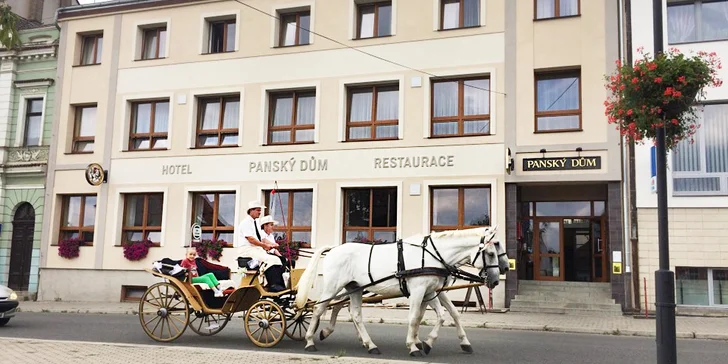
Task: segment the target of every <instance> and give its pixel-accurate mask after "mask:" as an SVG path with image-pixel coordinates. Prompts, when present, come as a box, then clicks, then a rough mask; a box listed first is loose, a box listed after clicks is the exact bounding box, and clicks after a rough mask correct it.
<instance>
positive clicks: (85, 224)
mask: <svg viewBox="0 0 728 364" xmlns="http://www.w3.org/2000/svg"><path fill="white" fill-rule="evenodd" d="M61 208H62V210H61V228H60V236H59V237H58V240H59V241H61V240H67V239H79V240H81V241H83V243H84V244H83V245H93V243H94V225H95V222H96V195H76V196H63V199H62V203H61Z"/></svg>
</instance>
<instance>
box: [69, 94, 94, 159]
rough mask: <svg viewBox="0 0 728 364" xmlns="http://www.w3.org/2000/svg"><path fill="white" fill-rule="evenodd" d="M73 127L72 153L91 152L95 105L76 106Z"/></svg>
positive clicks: (92, 149)
mask: <svg viewBox="0 0 728 364" xmlns="http://www.w3.org/2000/svg"><path fill="white" fill-rule="evenodd" d="M75 118H76V119H75V121H74V128H73V148H72V152H73V153H93V151H94V140H95V139H96V105H94V106H77V107H76V113H75Z"/></svg>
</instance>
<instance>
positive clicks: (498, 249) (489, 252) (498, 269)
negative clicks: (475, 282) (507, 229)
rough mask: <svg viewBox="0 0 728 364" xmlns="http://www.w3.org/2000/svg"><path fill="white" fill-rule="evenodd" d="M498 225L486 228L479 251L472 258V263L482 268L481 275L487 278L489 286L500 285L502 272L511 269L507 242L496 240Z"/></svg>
mask: <svg viewBox="0 0 728 364" xmlns="http://www.w3.org/2000/svg"><path fill="white" fill-rule="evenodd" d="M496 230H498V225H494V226H493V227H491V228H486V229H485V234H484V235H483V238H482V240H481V243H480V246H479V249H478V251H477V252H476V253H475V256H473V257H472V259H471V262H472V263H471V265H472V266H474V267H475V268H477V269H479V270H480V273H479V275H480V277H481V278H483V279H485V280H487V282H486V283H487V284H488V288H494V287H495V286H497V285H498V282H499V278H500V275H501V274H505V273H506V272H508V270H509V264H508V254H507V253H506V248H505V244H501V242H500V241H498V240H495V241H493V238H495V234H496Z"/></svg>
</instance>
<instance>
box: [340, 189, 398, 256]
mask: <svg viewBox="0 0 728 364" xmlns="http://www.w3.org/2000/svg"><path fill="white" fill-rule="evenodd" d="M396 235H397V188H396V187H381V188H351V189H346V190H344V242H345V243H348V242H374V243H382V242H393V241H395V238H396Z"/></svg>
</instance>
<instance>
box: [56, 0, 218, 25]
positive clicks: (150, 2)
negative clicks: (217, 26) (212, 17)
mask: <svg viewBox="0 0 728 364" xmlns="http://www.w3.org/2000/svg"><path fill="white" fill-rule="evenodd" d="M202 1H205V0H116V1H108V2H101V3H93V4H86V5H74V6H67V7H64V8H60V9H58V15H57V19H58V21H62V20H65V19H69V18H76V17H82V16H92V15H101V14H110V13H117V12H122V11H129V10H140V9H148V8H156V7H162V6H170V5H181V4H189V3H196V2H202Z"/></svg>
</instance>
